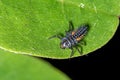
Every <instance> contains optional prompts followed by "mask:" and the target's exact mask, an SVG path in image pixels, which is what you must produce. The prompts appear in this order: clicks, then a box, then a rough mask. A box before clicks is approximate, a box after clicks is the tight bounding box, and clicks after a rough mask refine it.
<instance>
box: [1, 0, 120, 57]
mask: <svg viewBox="0 0 120 80" xmlns="http://www.w3.org/2000/svg"><path fill="white" fill-rule="evenodd" d="M119 15H120V1H119V0H23V1H21V0H1V1H0V48H1V49H4V50H6V51H10V52H13V53H19V54H28V55H34V56H40V57H47V58H57V59H63V58H69V55H70V53H71V51H70V50H69V49H65V50H63V49H60V45H59V44H60V40H59V39H51V40H48V38H49V37H51V36H52V35H55V34H58V33H63V34H64V35H65V30H68V26H69V21H72V22H73V25H74V27H75V29H77V28H78V27H80V26H81V25H82V24H89V31H88V34H87V35H86V36H85V37H84V41H85V42H86V46H82V48H83V54H84V55H86V54H88V53H90V52H92V51H95V50H97V49H98V48H100V47H102V46H103V45H105V44H106V43H107V42H108V41H109V40H110V39H111V38H112V36H113V35H114V33H115V31H116V29H117V27H118V24H119V19H118V17H119ZM75 56H80V54H79V53H78V52H77V51H75V55H74V57H75Z"/></svg>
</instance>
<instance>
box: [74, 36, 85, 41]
mask: <svg viewBox="0 0 120 80" xmlns="http://www.w3.org/2000/svg"><path fill="white" fill-rule="evenodd" d="M83 36H84V35H81V36H80V37H78V38H77V39H76V40H77V41H80V40H81V39H82V38H83Z"/></svg>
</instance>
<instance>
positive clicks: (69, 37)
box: [49, 21, 89, 58]
mask: <svg viewBox="0 0 120 80" xmlns="http://www.w3.org/2000/svg"><path fill="white" fill-rule="evenodd" d="M88 27H89V26H88V25H82V26H80V27H79V28H78V29H76V30H74V26H73V24H72V22H71V21H69V29H68V31H65V32H66V35H65V36H63V34H60V33H59V34H56V35H53V36H52V37H50V38H49V39H51V38H59V39H60V40H61V42H60V48H62V49H66V48H69V49H71V54H70V58H71V57H72V56H73V55H74V48H76V50H77V51H78V52H79V53H80V54H81V55H82V48H81V51H80V50H79V48H78V47H80V45H79V43H80V42H82V39H83V37H84V36H85V35H86V33H87V32H88ZM84 44H85V43H84Z"/></svg>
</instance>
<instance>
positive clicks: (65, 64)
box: [45, 25, 120, 80]
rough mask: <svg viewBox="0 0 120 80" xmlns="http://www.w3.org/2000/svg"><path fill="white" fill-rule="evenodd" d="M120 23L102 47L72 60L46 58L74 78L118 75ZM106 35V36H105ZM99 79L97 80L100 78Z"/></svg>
mask: <svg viewBox="0 0 120 80" xmlns="http://www.w3.org/2000/svg"><path fill="white" fill-rule="evenodd" d="M119 36H120V25H119V27H118V29H117V31H116V33H115V35H114V36H113V38H112V39H111V40H110V41H109V42H108V43H107V44H106V45H105V46H103V47H102V48H100V49H98V50H96V51H94V52H92V53H90V54H88V56H82V57H77V58H73V59H70V60H67V59H64V60H56V59H45V60H47V61H48V62H50V63H51V64H52V65H53V66H55V67H56V68H58V69H59V70H61V71H63V72H64V73H66V74H67V75H68V76H69V77H70V78H71V79H72V80H81V79H87V78H88V79H91V78H90V77H92V78H96V79H97V78H98V79H99V78H103V79H104V77H108V78H111V77H114V80H115V78H117V77H118V75H117V74H118V72H119V71H118V70H119V68H120V67H118V66H119V64H120V61H119V60H118V59H119V57H120V56H118V55H119V54H120V39H119V38H120V37H119ZM104 37H105V36H104ZM98 79H97V80H98Z"/></svg>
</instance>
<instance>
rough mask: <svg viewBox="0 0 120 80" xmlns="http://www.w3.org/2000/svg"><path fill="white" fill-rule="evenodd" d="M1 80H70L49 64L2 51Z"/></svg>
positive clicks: (0, 59)
mask: <svg viewBox="0 0 120 80" xmlns="http://www.w3.org/2000/svg"><path fill="white" fill-rule="evenodd" d="M0 80H70V79H69V78H68V77H67V76H66V75H65V74H63V73H62V72H61V71H59V70H57V69H55V68H53V67H52V66H51V65H50V64H49V63H47V62H45V61H43V60H39V59H37V58H33V57H30V56H27V55H18V54H11V53H8V52H5V51H2V50H0Z"/></svg>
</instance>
